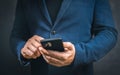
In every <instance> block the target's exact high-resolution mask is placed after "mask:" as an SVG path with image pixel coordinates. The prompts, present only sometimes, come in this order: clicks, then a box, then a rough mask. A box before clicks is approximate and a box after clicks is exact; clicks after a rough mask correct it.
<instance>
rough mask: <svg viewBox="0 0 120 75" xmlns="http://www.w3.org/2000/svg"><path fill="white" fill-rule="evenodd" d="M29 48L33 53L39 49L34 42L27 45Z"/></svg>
mask: <svg viewBox="0 0 120 75" xmlns="http://www.w3.org/2000/svg"><path fill="white" fill-rule="evenodd" d="M27 48H28V49H29V50H31V51H32V52H33V53H35V52H36V51H37V48H36V47H34V46H33V45H32V44H30V45H28V47H27Z"/></svg>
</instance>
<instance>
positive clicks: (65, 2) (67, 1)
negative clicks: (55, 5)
mask: <svg viewBox="0 0 120 75" xmlns="http://www.w3.org/2000/svg"><path fill="white" fill-rule="evenodd" d="M71 1H72V0H63V2H62V5H61V8H60V11H59V12H58V15H57V17H56V21H55V23H54V26H55V25H56V24H57V23H58V22H59V20H60V19H61V18H62V16H63V15H64V13H65V11H66V10H67V8H68V7H69V5H70V3H71Z"/></svg>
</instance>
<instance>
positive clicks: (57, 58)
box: [39, 42, 75, 67]
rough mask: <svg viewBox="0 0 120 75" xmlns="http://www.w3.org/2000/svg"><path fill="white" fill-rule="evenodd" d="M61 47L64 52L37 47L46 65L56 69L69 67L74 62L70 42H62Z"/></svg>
mask: <svg viewBox="0 0 120 75" xmlns="http://www.w3.org/2000/svg"><path fill="white" fill-rule="evenodd" d="M63 46H64V49H65V51H64V52H58V51H53V50H45V49H44V48H42V47H39V51H40V52H41V54H42V56H43V58H44V59H45V60H46V62H47V63H48V64H51V65H53V66H57V67H62V66H67V65H70V64H71V63H72V62H73V60H74V57H75V47H74V45H73V44H72V43H70V42H63Z"/></svg>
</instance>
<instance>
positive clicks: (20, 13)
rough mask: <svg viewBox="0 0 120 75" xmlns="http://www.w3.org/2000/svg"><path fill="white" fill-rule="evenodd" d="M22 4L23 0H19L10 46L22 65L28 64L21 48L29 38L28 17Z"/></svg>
mask: <svg viewBox="0 0 120 75" xmlns="http://www.w3.org/2000/svg"><path fill="white" fill-rule="evenodd" d="M23 8H24V7H23V6H22V0H18V2H17V7H16V13H15V21H14V26H13V29H12V32H11V36H10V46H11V50H12V52H13V53H14V54H15V55H16V56H17V58H18V60H19V61H20V63H21V64H22V65H26V64H28V60H27V59H25V58H23V57H22V55H21V49H22V48H23V46H24V45H25V43H26V41H27V39H28V38H29V30H28V27H27V23H26V19H25V16H24V10H23Z"/></svg>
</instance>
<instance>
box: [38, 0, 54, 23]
mask: <svg viewBox="0 0 120 75" xmlns="http://www.w3.org/2000/svg"><path fill="white" fill-rule="evenodd" d="M40 8H41V11H42V13H43V15H44V17H45V18H46V20H47V21H48V22H49V23H50V24H51V25H52V21H51V18H50V15H49V13H48V10H47V6H46V3H45V0H41V4H40Z"/></svg>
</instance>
